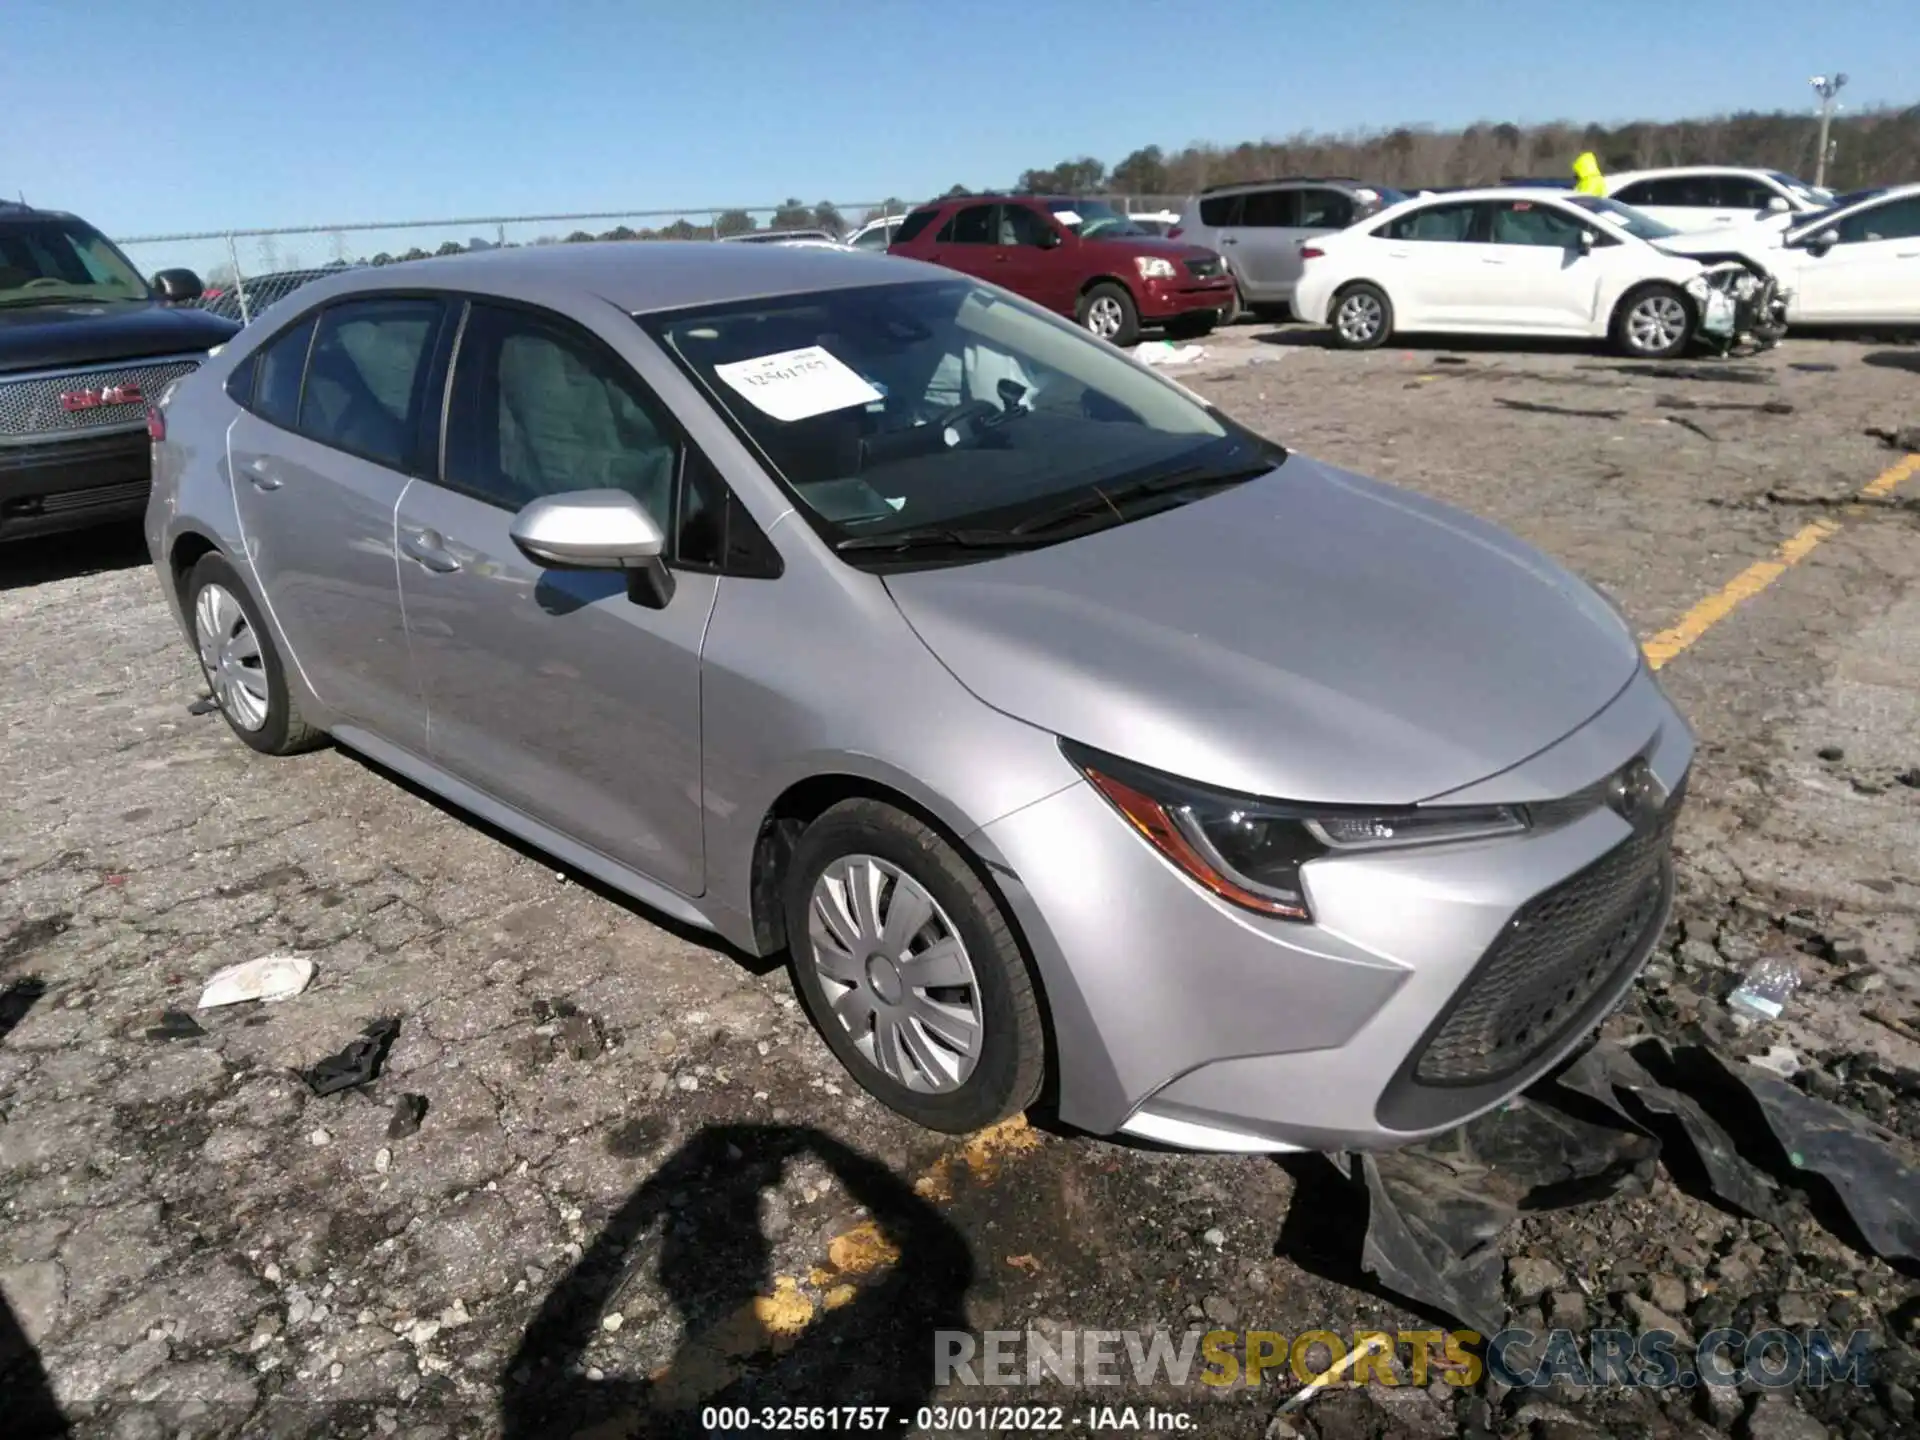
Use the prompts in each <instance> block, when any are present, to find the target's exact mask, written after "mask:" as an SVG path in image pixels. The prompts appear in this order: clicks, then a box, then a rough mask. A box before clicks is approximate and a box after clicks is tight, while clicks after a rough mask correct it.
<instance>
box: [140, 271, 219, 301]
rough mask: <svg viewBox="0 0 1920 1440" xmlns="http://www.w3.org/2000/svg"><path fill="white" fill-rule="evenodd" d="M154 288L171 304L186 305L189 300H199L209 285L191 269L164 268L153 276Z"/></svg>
mask: <svg viewBox="0 0 1920 1440" xmlns="http://www.w3.org/2000/svg"><path fill="white" fill-rule="evenodd" d="M153 288H154V289H156V290H158V291H159V292H160V298H161V299H162V300H164V301H166V302H167V303H168V304H169V305H184V304H186V303H187V302H188V301H189V300H198V299H199V298H200V297H201V295H202V294H204V293H205V291H206V288H207V287H206V286H204V285H202V284H201V283H200V277H199V276H198V275H196V274H194V273H193V271H191V270H162V271H161V272H160V273H159V274H157V275H155V276H154V277H153Z"/></svg>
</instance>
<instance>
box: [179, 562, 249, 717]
mask: <svg viewBox="0 0 1920 1440" xmlns="http://www.w3.org/2000/svg"><path fill="white" fill-rule="evenodd" d="M193 635H194V641H195V643H196V644H198V646H199V647H200V668H201V669H203V670H205V671H206V672H207V683H208V684H209V685H211V686H212V687H213V698H214V699H215V700H217V701H219V702H220V708H221V709H222V710H224V711H225V712H226V716H227V718H228V719H229V720H231V721H232V722H233V723H234V724H235V725H238V726H239V727H240V728H241V729H242V730H258V729H259V728H260V727H261V726H262V725H264V724H266V723H267V704H268V699H267V697H268V691H267V670H266V662H265V661H264V660H263V659H262V658H261V655H260V637H259V636H257V635H255V634H254V633H253V626H251V625H249V624H248V623H247V612H246V611H244V610H242V609H241V608H240V602H239V601H238V600H236V599H234V598H233V596H232V594H231V593H229V591H228V590H227V588H226V587H225V586H223V585H206V586H203V587H202V588H201V590H200V598H199V599H198V600H196V601H195V602H194V606H193Z"/></svg>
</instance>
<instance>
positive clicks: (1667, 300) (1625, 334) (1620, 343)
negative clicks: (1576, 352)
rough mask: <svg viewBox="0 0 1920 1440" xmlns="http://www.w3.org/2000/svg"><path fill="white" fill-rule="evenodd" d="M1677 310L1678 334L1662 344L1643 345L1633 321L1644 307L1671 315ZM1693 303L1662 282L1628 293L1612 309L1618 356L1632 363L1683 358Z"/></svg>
mask: <svg viewBox="0 0 1920 1440" xmlns="http://www.w3.org/2000/svg"><path fill="white" fill-rule="evenodd" d="M1676 305H1677V306H1678V307H1679V314H1680V316H1681V324H1680V325H1679V327H1678V331H1677V333H1675V334H1673V335H1672V338H1671V339H1669V340H1668V341H1667V342H1666V343H1664V344H1650V343H1646V336H1645V334H1644V332H1643V330H1642V327H1641V326H1640V325H1639V324H1637V323H1636V317H1637V316H1638V314H1639V312H1640V310H1641V309H1642V307H1644V306H1660V307H1663V308H1664V309H1666V310H1667V311H1668V312H1669V313H1671V307H1672V306H1676ZM1694 320H1695V316H1694V310H1693V302H1692V301H1691V300H1689V299H1687V296H1686V292H1685V291H1683V290H1681V289H1680V288H1679V286H1677V285H1668V284H1666V283H1665V282H1664V281H1658V280H1656V281H1653V282H1652V283H1650V284H1646V285H1640V286H1637V287H1635V288H1634V289H1632V290H1629V291H1628V292H1627V293H1626V295H1624V296H1623V297H1622V298H1621V300H1620V303H1619V305H1618V306H1616V307H1615V308H1614V312H1613V324H1612V326H1611V327H1610V328H1611V331H1612V340H1613V348H1614V349H1615V350H1616V351H1618V352H1619V353H1620V354H1622V355H1625V356H1627V357H1629V358H1630V359H1634V360H1672V359H1675V358H1677V357H1678V356H1681V355H1684V354H1685V353H1686V351H1687V348H1688V347H1689V346H1690V345H1691V344H1692V343H1693V326H1694Z"/></svg>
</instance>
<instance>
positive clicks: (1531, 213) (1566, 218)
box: [1489, 200, 1599, 250]
mask: <svg viewBox="0 0 1920 1440" xmlns="http://www.w3.org/2000/svg"><path fill="white" fill-rule="evenodd" d="M1492 210H1493V213H1492V222H1493V225H1492V229H1491V231H1490V232H1489V234H1490V235H1491V237H1492V240H1493V243H1494V244H1495V245H1543V246H1549V247H1551V248H1553V249H1555V250H1571V249H1573V248H1574V247H1575V246H1577V245H1579V243H1580V232H1581V230H1583V229H1584V228H1586V227H1584V226H1582V225H1581V224H1579V223H1578V222H1577V221H1576V220H1575V219H1574V218H1573V217H1572V216H1571V215H1568V214H1566V213H1565V212H1564V211H1561V210H1557V209H1555V208H1554V207H1553V206H1551V205H1538V204H1535V203H1534V202H1533V201H1531V200H1510V201H1507V200H1503V201H1501V202H1499V203H1498V204H1495V205H1494V206H1493V207H1492ZM1594 228H1595V230H1596V231H1597V230H1598V229H1599V227H1598V226H1595V227H1594Z"/></svg>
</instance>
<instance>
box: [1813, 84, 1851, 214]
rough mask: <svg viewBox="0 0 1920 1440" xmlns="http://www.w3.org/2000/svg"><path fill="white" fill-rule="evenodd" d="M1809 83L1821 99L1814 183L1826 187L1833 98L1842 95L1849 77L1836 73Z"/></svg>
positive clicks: (1814, 162) (1814, 163)
mask: <svg viewBox="0 0 1920 1440" xmlns="http://www.w3.org/2000/svg"><path fill="white" fill-rule="evenodd" d="M1807 83H1808V84H1809V85H1811V86H1813V93H1814V94H1816V95H1818V96H1819V97H1820V153H1819V154H1818V155H1816V156H1815V157H1814V161H1813V183H1814V184H1815V185H1816V186H1824V185H1825V184H1826V183H1827V126H1828V124H1829V123H1830V122H1831V121H1832V119H1833V97H1834V96H1836V95H1838V94H1839V93H1840V87H1841V86H1843V85H1845V84H1846V83H1847V77H1846V75H1845V74H1843V73H1841V72H1838V71H1836V72H1835V73H1834V74H1832V75H1816V76H1814V77H1813V79H1811V80H1809V81H1808V82H1807Z"/></svg>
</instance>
